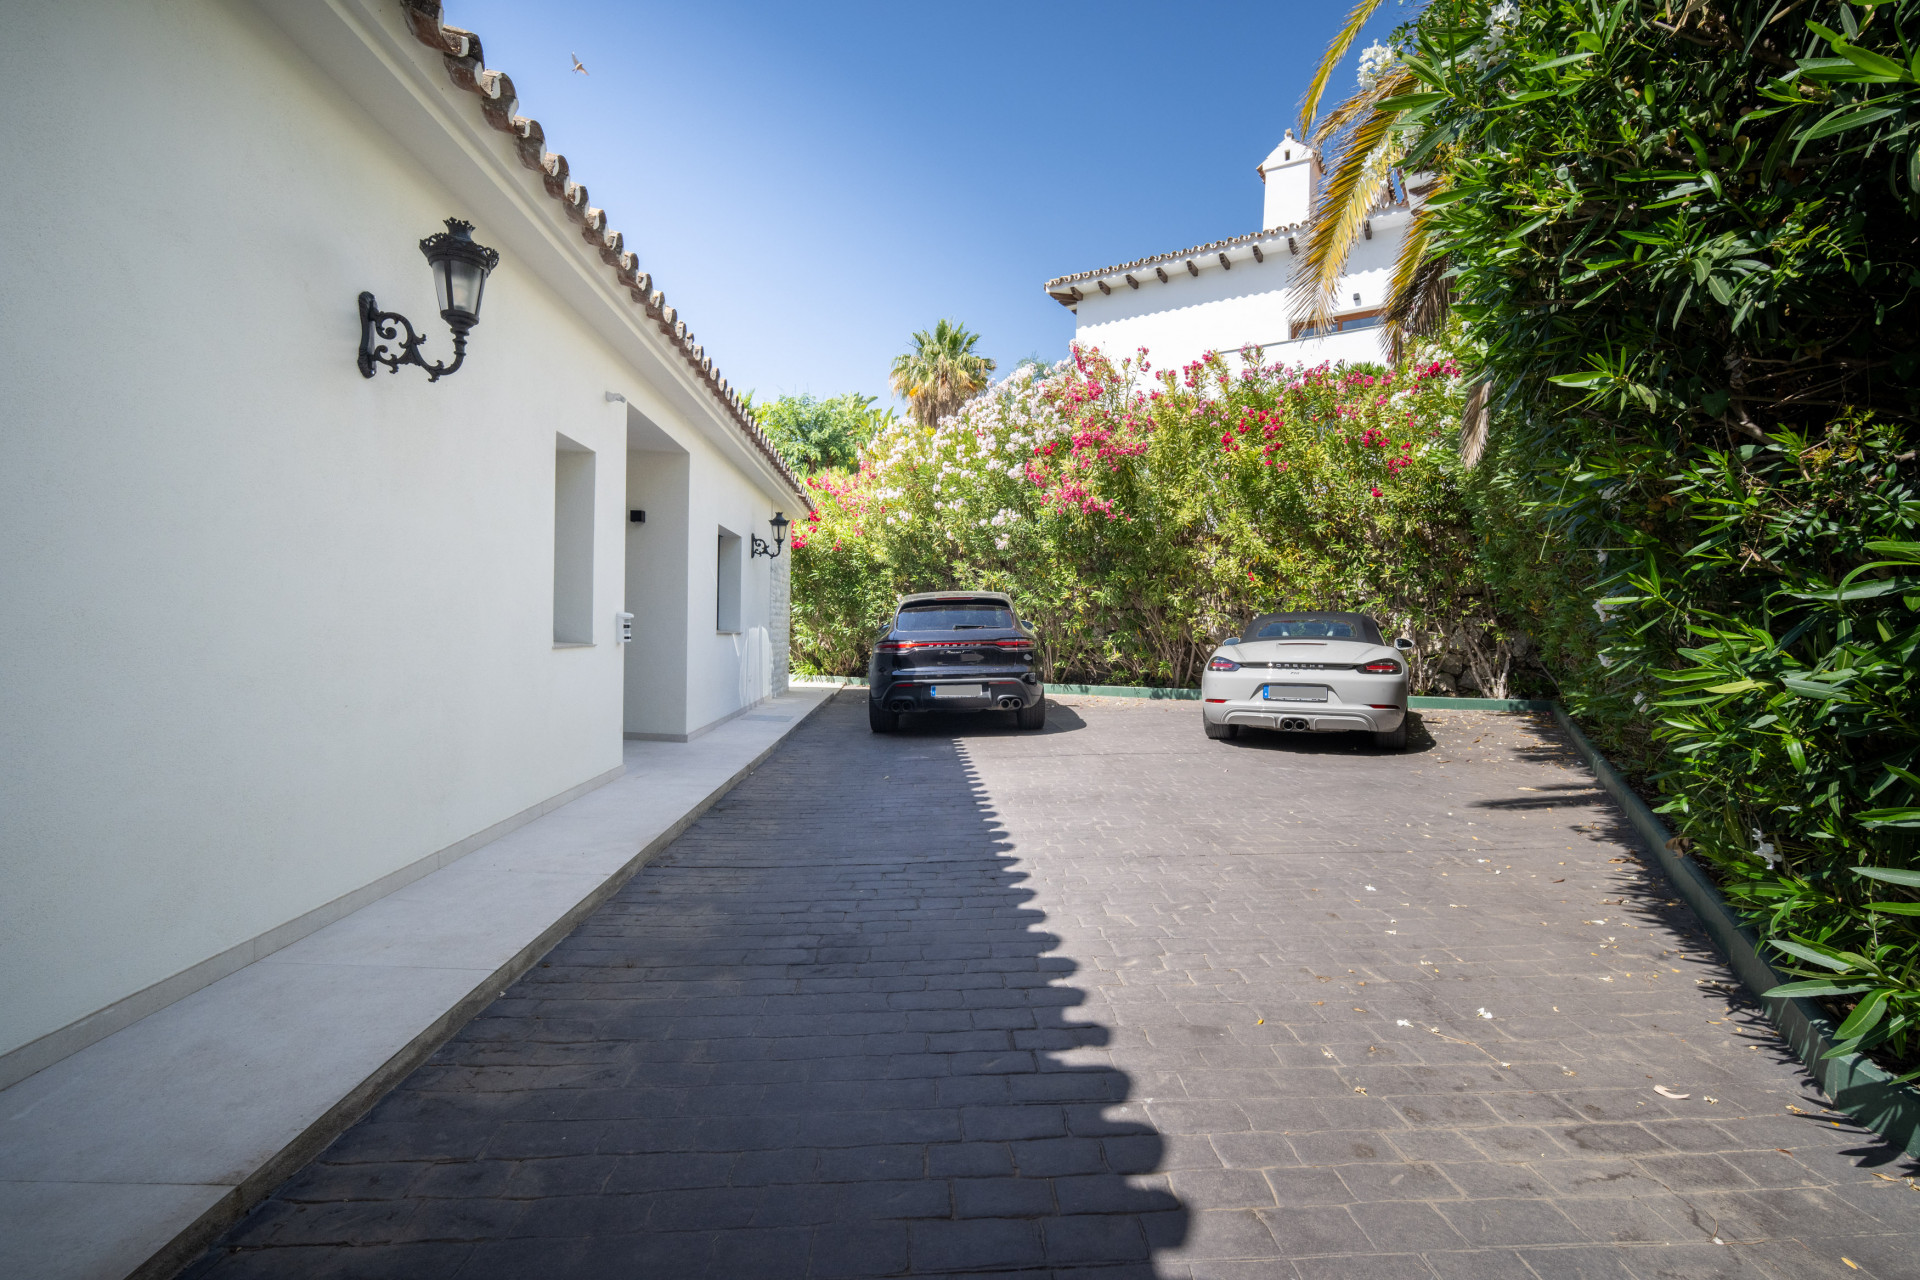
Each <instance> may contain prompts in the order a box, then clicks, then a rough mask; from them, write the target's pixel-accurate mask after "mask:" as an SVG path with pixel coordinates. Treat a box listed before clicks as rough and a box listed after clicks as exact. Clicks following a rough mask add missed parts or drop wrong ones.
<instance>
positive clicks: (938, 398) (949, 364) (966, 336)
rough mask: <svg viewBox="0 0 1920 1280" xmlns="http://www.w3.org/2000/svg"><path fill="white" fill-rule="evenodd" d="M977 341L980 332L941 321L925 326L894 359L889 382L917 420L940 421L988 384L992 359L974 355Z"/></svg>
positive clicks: (922, 421)
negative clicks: (971, 331) (930, 330)
mask: <svg viewBox="0 0 1920 1280" xmlns="http://www.w3.org/2000/svg"><path fill="white" fill-rule="evenodd" d="M978 341H980V335H979V334H977V333H969V332H967V330H966V329H965V328H963V327H962V326H960V325H957V324H955V323H953V322H952V321H951V320H942V321H941V322H940V323H939V324H936V325H934V326H933V332H932V333H928V332H927V331H926V330H925V329H922V330H921V331H920V332H918V333H916V334H914V335H913V350H911V351H909V352H907V353H906V354H905V355H903V356H898V357H896V358H895V359H894V362H893V375H892V377H891V378H889V379H888V385H889V386H891V387H892V388H893V390H894V393H895V394H896V395H903V396H905V397H906V398H907V404H908V406H909V408H910V409H911V410H912V413H913V416H914V419H915V420H916V421H918V422H921V423H923V424H927V425H931V424H933V423H935V422H938V421H940V419H942V418H944V417H946V416H947V415H948V414H950V413H952V412H953V411H954V410H956V409H958V408H959V407H960V406H961V405H963V404H965V403H966V401H967V399H968V398H969V397H970V396H972V395H973V393H974V392H976V391H978V390H980V388H982V387H984V386H986V385H987V378H988V376H989V375H990V374H992V373H993V361H991V360H989V359H987V357H985V356H982V355H975V354H974V350H973V344H974V343H976V342H978Z"/></svg>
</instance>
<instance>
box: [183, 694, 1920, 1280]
mask: <svg viewBox="0 0 1920 1280" xmlns="http://www.w3.org/2000/svg"><path fill="white" fill-rule="evenodd" d="M862 710H863V708H862V707H861V703H860V697H859V695H858V694H857V693H853V694H843V695H842V696H841V697H840V698H839V699H838V700H837V701H836V702H835V703H833V704H831V705H829V706H828V707H827V708H825V709H824V710H823V711H822V712H820V713H819V714H818V715H817V716H815V717H814V719H813V720H812V721H810V722H809V723H807V724H806V725H804V726H802V727H801V728H800V729H799V730H798V731H797V732H796V733H795V735H794V736H793V737H792V738H791V739H790V740H789V742H788V743H787V744H786V745H785V746H784V747H783V748H782V749H781V750H780V752H779V753H777V754H776V756H775V757H774V758H773V759H772V760H770V761H769V762H768V763H767V764H766V765H765V766H763V767H762V768H761V770H760V771H759V772H758V773H756V774H755V775H754V776H753V777H751V778H750V779H748V780H747V781H746V782H745V783H743V784H742V785H741V786H740V787H739V788H738V789H737V790H736V791H735V792H733V793H732V794H731V795H730V796H729V797H728V798H727V799H726V800H725V801H724V802H722V803H721V804H720V805H719V806H717V807H716V808H715V809H714V810H713V811H712V812H710V813H709V814H708V815H707V816H706V817H705V818H703V819H702V820H701V821H700V822H699V823H698V824H697V825H696V826H695V827H694V828H693V829H691V830H690V831H689V832H688V833H687V835H686V836H684V837H683V838H682V839H681V840H680V841H679V842H678V843H677V844H675V845H674V846H673V847H672V848H671V849H669V850H668V851H667V853H666V854H664V855H663V856H662V857H661V858H660V859H659V860H658V861H657V862H656V863H655V864H653V865H652V866H650V867H648V868H647V869H646V870H644V871H642V872H641V873H640V874H639V875H638V876H636V877H635V878H634V879H633V881H632V882H631V883H630V884H629V885H628V886H627V887H626V889H625V890H624V891H623V892H622V893H621V894H620V895H619V896H618V897H617V898H616V899H615V900H613V901H612V902H611V903H609V904H608V905H607V906H606V907H605V908H604V909H602V910H601V911H600V912H599V913H598V914H597V915H596V916H594V917H593V918H592V919H591V920H590V921H589V922H588V923H587V924H586V925H585V926H583V927H582V928H581V929H580V930H579V932H577V933H576V934H574V935H573V936H572V937H570V938H568V939H567V940H566V941H565V942H564V943H562V944H561V945H560V946H559V947H557V948H556V949H555V950H554V951H553V953H552V954H551V955H550V956H548V957H547V959H546V961H545V962H543V963H542V964H541V965H540V966H539V967H538V968H536V969H534V970H533V972H532V973H530V974H529V975H528V976H527V977H526V978H525V979H524V980H523V981H521V982H519V983H517V984H516V985H515V986H514V987H513V988H512V989H511V990H510V991H508V992H507V993H506V995H505V996H504V997H503V998H502V999H501V1000H500V1001H499V1002H498V1003H496V1004H495V1005H494V1006H493V1007H492V1008H490V1009H489V1010H488V1011H487V1012H486V1013H485V1014H484V1015H482V1016H481V1017H480V1018H478V1019H476V1020H475V1021H474V1022H473V1023H471V1024H470V1025H469V1026H468V1027H467V1028H466V1030H465V1031H463V1032H462V1033H461V1034H460V1035H459V1036H458V1037H456V1038H455V1039H454V1040H453V1041H452V1042H451V1043H449V1044H448V1045H447V1046H446V1047H445V1048H444V1049H443V1050H442V1051H441V1052H440V1053H438V1054H437V1055H436V1056H435V1057H434V1059H433V1060H432V1062H431V1063H430V1064H429V1065H428V1066H426V1067H424V1068H422V1069H421V1070H420V1071H418V1072H417V1073H415V1074H414V1075H413V1076H412V1077H411V1078H410V1079H408V1080H407V1081H406V1082H405V1083H404V1084H403V1085H402V1086H401V1087H400V1088H399V1089H397V1090H396V1091H395V1092H394V1093H393V1094H391V1095H390V1096H389V1097H388V1098H386V1099H385V1100H384V1101H383V1102H381V1103H380V1104H379V1105H378V1106H377V1107H376V1108H375V1109H374V1111H373V1113H372V1114H371V1115H370V1116H369V1117H368V1118H367V1119H366V1120H365V1121H363V1122H362V1123H361V1124H359V1125H357V1126H355V1127H354V1128H353V1129H352V1130H351V1131H350V1132H348V1133H347V1134H346V1135H345V1136H343V1137H342V1138H341V1139H340V1140H339V1141H338V1142H336V1143H335V1144H334V1145H333V1146H332V1147H331V1148H330V1149H329V1150H328V1151H327V1152H326V1153H325V1154H324V1155H323V1156H322V1157H321V1159H320V1160H319V1161H318V1162H317V1163H315V1164H314V1165H312V1166H311V1167H309V1168H308V1169H307V1170H306V1171H304V1172H303V1173H301V1174H300V1175H299V1176H297V1177H296V1178H294V1179H293V1180H292V1181H291V1182H290V1183H289V1184H288V1185H287V1186H285V1187H284V1188H282V1189H281V1191H280V1192H279V1193H278V1194H277V1195H275V1196H274V1197H273V1198H272V1199H271V1200H269V1201H268V1202H267V1203H265V1204H264V1205H262V1206H261V1207H260V1209H259V1210H258V1211H256V1212H255V1213H254V1214H253V1215H252V1216H251V1217H249V1218H248V1219H247V1220H246V1221H245V1222H243V1223H241V1224H240V1225H239V1226H238V1227H237V1228H236V1229H235V1230H234V1232H233V1233H232V1234H231V1235H230V1236H229V1237H228V1238H227V1239H226V1240H225V1241H223V1242H222V1243H221V1245H220V1246H219V1247H218V1248H217V1249H216V1250H215V1251H214V1252H213V1253H212V1254H210V1255H209V1257H208V1258H207V1259H206V1260H205V1261H203V1262H202V1263H201V1264H200V1265H199V1267H198V1268H197V1269H196V1270H195V1271H194V1272H193V1274H194V1275H196V1276H207V1277H218V1278H219V1280H229V1278H231V1277H239V1276H273V1277H290V1276H308V1275H327V1276H352V1277H376V1276H395V1277H407V1278H408V1280H428V1278H430V1277H440V1276H457V1277H461V1278H462V1280H471V1278H473V1277H482V1276H505V1277H575V1276H578V1277H596V1278H598V1277H662V1278H663V1280H681V1278H683V1277H698V1276H712V1277H715V1278H716V1280H728V1278H732V1277H741V1278H753V1277H778V1278H786V1277H795V1278H798V1277H855V1276H881V1275H903V1274H905V1275H914V1276H930V1275H959V1274H978V1275H1021V1276H1083V1275H1084V1276H1089V1277H1091V1276H1099V1277H1119V1276H1142V1277H1145V1276H1155V1277H1162V1278H1165V1280H1173V1278H1175V1277H1194V1278H1196V1280H1197V1278H1200V1277H1248V1278H1251V1277H1261V1278H1263V1280H1265V1278H1267V1277H1292V1276H1295V1275H1298V1276H1300V1277H1322V1276H1326V1277H1333V1276H1338V1277H1342V1278H1343V1280H1373V1278H1381V1280H1390V1278H1396V1277H1423V1278H1434V1277H1437V1278H1438V1280H1453V1278H1455V1277H1460V1278H1463V1280H1464V1278H1469V1277H1470V1278H1472V1280H1505V1278H1506V1277H1514V1278H1515V1280H1522V1278H1527V1280H1531V1278H1532V1277H1541V1278H1543V1280H1546V1278H1552V1277H1560V1276H1568V1277H1576V1276H1577V1277H1594V1278H1599V1277H1638V1278H1639V1280H1652V1278H1653V1277H1687V1278H1689V1280H1694V1278H1699V1277H1709V1276H1722V1275H1725V1276H1735V1275H1738V1276H1760V1277H1778V1278H1785V1277H1801V1276H1836V1277H1837V1276H1846V1277H1858V1276H1874V1277H1880V1278H1881V1280H1894V1278H1896V1277H1912V1276H1916V1275H1920V1192H1917V1191H1915V1190H1914V1189H1913V1187H1912V1186H1911V1185H1909V1184H1908V1183H1907V1182H1905V1181H1902V1180H1900V1179H1901V1178H1902V1177H1904V1176H1906V1175H1910V1174H1911V1173H1912V1172H1913V1170H1912V1168H1911V1166H1909V1165H1908V1164H1906V1163H1905V1161H1904V1158H1903V1157H1899V1156H1898V1155H1897V1154H1896V1153H1892V1152H1890V1151H1888V1150H1887V1149H1885V1148H1884V1147H1882V1146H1880V1145H1878V1144H1877V1143H1876V1142H1875V1141H1874V1140H1872V1139H1871V1137H1870V1136H1869V1135H1864V1134H1862V1133H1861V1132H1859V1131H1857V1130H1855V1129H1853V1128H1851V1127H1849V1126H1848V1125H1847V1124H1845V1123H1844V1122H1841V1123H1839V1124H1837V1125H1836V1123H1835V1118H1834V1117H1831V1116H1828V1115H1826V1114H1824V1113H1823V1111H1822V1107H1821V1100H1820V1098H1819V1096H1818V1095H1817V1094H1816V1093H1814V1092H1813V1091H1812V1090H1811V1089H1810V1088H1809V1086H1808V1085H1807V1082H1806V1080H1805V1077H1804V1076H1803V1075H1802V1074H1801V1073H1800V1072H1799V1071H1798V1070H1797V1069H1796V1066H1795V1064H1794V1063H1793V1062H1792V1061H1791V1059H1790V1057H1789V1056H1788V1055H1786V1054H1785V1053H1784V1052H1783V1049H1782V1046H1781V1044H1780V1043H1779V1042H1778V1041H1777V1040H1776V1039H1775V1038H1774V1037H1773V1036H1772V1035H1771V1034H1769V1033H1768V1032H1767V1031H1766V1029H1765V1025H1764V1023H1761V1022H1759V1021H1758V1020H1756V1018H1755V1017H1754V1016H1753V1015H1752V1012H1751V1010H1750V1009H1749V1008H1748V1007H1747V1006H1746V1005H1745V1004H1744V1003H1743V1002H1741V1001H1739V1000H1738V999H1735V998H1733V997H1732V996H1731V995H1730V994H1729V992H1730V990H1731V988H1730V986H1729V985H1728V983H1727V979H1726V975H1725V973H1724V971H1723V970H1722V969H1721V968H1720V967H1719V966H1718V965H1717V964H1716V963H1715V961H1714V959H1713V956H1712V954H1711V953H1710V952H1709V951H1707V950H1706V949H1705V947H1704V944H1703V942H1702V940H1701V937H1700V935H1699V934H1698V933H1697V932H1695V931H1694V930H1693V928H1692V925H1691V917H1690V916H1688V915H1687V914H1686V912H1685V910H1684V909H1683V908H1680V907H1677V906H1675V905H1674V904H1673V903H1671V902H1669V901H1668V900H1667V899H1666V898H1665V896H1664V894H1663V886H1662V885H1661V883H1660V881H1659V880H1658V878H1657V876H1650V875H1649V873H1648V872H1646V871H1644V870H1643V869H1642V868H1641V866H1640V865H1639V864H1638V863H1637V862H1636V861H1635V859H1634V856H1633V854H1632V853H1631V852H1630V845H1628V844H1626V843H1623V841H1624V840H1625V831H1624V828H1623V827H1622V826H1621V825H1620V824H1619V823H1618V822H1617V820H1616V816H1615V815H1614V813H1613V812H1612V811H1611V810H1610V809H1609V808H1608V807H1607V806H1606V805H1605V804H1604V803H1603V795H1602V793H1600V792H1598V791H1597V790H1596V789H1595V788H1594V787H1593V786H1592V782H1591V778H1590V777H1589V775H1587V774H1586V773H1585V772H1584V771H1582V770H1581V769H1580V768H1579V766H1578V764H1577V762H1576V761H1575V760H1574V758H1573V757H1572V754H1571V752H1570V751H1569V750H1567V749H1566V747H1565V746H1564V744H1562V743H1560V742H1559V741H1557V740H1556V739H1555V738H1554V736H1553V735H1552V733H1551V731H1550V730H1549V729H1547V728H1546V727H1545V726H1543V725H1542V724H1539V723H1537V722H1535V721H1532V720H1529V719H1527V718H1524V717H1515V716H1496V715H1491V714H1477V713H1471V712H1447V713H1434V714H1429V715H1428V716H1427V717H1426V718H1425V731H1424V732H1422V731H1418V730H1417V731H1416V733H1415V735H1414V736H1415V742H1414V749H1413V750H1412V751H1410V752H1409V753H1408V754H1407V755H1405V756H1386V755H1376V754H1373V753H1372V752H1371V751H1369V750H1367V749H1365V748H1363V747H1355V746H1351V745H1349V744H1345V743H1338V742H1325V741H1320V740H1301V739H1294V738H1280V737H1261V738H1257V739H1256V740H1253V741H1249V742H1235V743H1215V742H1209V741H1207V740H1206V739H1205V738H1203V737H1202V736H1201V734H1200V730H1199V725H1198V723H1197V720H1198V713H1197V711H1196V710H1195V709H1194V708H1193V707H1192V706H1191V704H1187V705H1179V704H1171V705H1169V704H1152V703H1121V702H1117V701H1113V702H1109V701H1101V700H1095V699H1082V700H1074V699H1068V700H1066V704H1065V705H1059V706H1056V708H1055V710H1054V712H1053V718H1052V721H1051V723H1050V725H1049V727H1048V730H1047V732H1046V733H1045V734H1042V735H1029V734H1020V733H1018V732H1017V731H1014V730H1012V729H1010V728H1002V727H1000V726H998V725H991V724H987V723H984V722H979V721H967V720H963V719H955V720H953V721H950V722H946V723H929V724H923V725H919V726H916V727H914V728H913V729H911V730H909V731H908V732H906V733H902V734H900V735H897V736H893V737H875V736H872V735H870V734H869V733H868V732H867V729H866V725H865V722H864V720H863V718H862V714H861V713H862ZM1656 1085H1658V1086H1663V1087H1665V1088H1666V1089H1668V1090H1669V1091H1670V1092H1671V1093H1677V1094H1686V1095H1688V1096H1687V1097H1685V1098H1681V1099H1670V1098H1668V1097H1666V1096H1662V1095H1661V1094H1659V1093H1656V1092H1655V1086H1656ZM1796 1108H1797V1110H1796ZM1843 1259H1850V1260H1851V1262H1852V1263H1853V1264H1855V1267H1857V1269H1855V1268H1854V1267H1849V1266H1848V1265H1847V1262H1846V1261H1843Z"/></svg>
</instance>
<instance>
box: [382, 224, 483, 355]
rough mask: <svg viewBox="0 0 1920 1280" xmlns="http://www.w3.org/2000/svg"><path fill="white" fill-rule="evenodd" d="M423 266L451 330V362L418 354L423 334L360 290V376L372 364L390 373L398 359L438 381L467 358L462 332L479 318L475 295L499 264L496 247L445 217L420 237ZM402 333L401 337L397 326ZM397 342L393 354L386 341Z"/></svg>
mask: <svg viewBox="0 0 1920 1280" xmlns="http://www.w3.org/2000/svg"><path fill="white" fill-rule="evenodd" d="M420 252H421V253H423V254H425V255H426V259H427V266H428V267H430V268H431V269H432V271H433V289H434V293H435V294H437V295H438V296H439V300H440V318H441V319H442V320H445V321H446V322H447V327H448V328H449V329H451V330H453V363H452V364H445V363H435V364H428V363H427V362H426V361H425V360H423V359H422V358H421V356H420V344H421V343H422V342H424V341H426V339H425V338H423V337H421V336H420V335H419V334H417V333H415V332H414V331H413V324H412V323H411V322H410V321H409V320H408V319H407V318H406V317H405V316H403V315H401V314H400V313H399V312H397V311H382V310H380V304H379V303H377V302H375V301H374V298H373V295H372V294H371V293H363V294H361V295H360V358H359V365H360V375H361V376H362V377H365V378H371V377H372V376H373V367H374V365H376V364H383V365H385V366H387V368H388V369H389V370H391V371H392V372H394V373H398V372H399V371H400V366H401V365H403V364H417V365H419V366H420V367H421V368H422V369H425V370H426V371H427V381H429V382H438V381H439V380H440V379H442V378H444V377H446V376H447V375H448V374H450V373H452V372H453V371H454V370H455V369H458V368H459V367H460V365H461V362H462V361H464V360H465V359H466V358H467V331H468V330H469V329H471V328H473V326H475V325H477V324H479V323H480V295H481V294H482V293H483V292H484V291H485V290H486V287H487V276H488V275H489V274H490V273H491V272H492V271H493V269H494V268H495V267H497V266H499V265H500V252H499V250H497V249H489V248H487V246H485V245H483V244H476V243H474V239H473V224H472V223H471V222H466V221H463V220H462V219H460V218H448V219H447V229H446V230H445V231H436V232H434V233H433V234H432V235H430V236H428V237H427V238H426V239H424V240H422V241H421V242H420ZM403 329H404V330H405V331H406V336H405V337H401V336H400V335H401V330H403ZM394 341H398V342H399V344H400V349H399V351H398V352H397V353H396V352H395V351H394V350H393V349H392V348H391V347H389V346H388V345H387V344H388V343H390V342H394Z"/></svg>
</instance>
